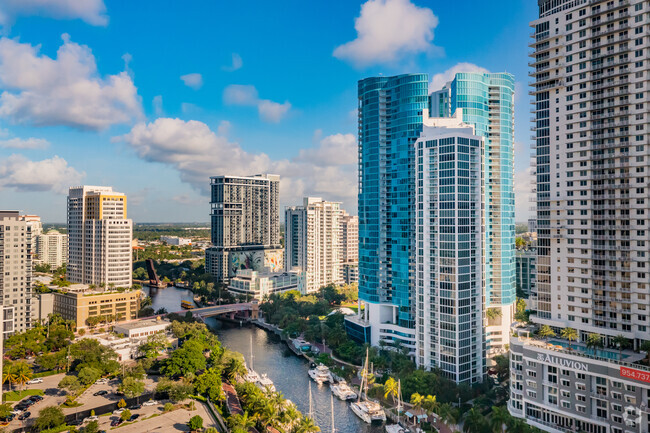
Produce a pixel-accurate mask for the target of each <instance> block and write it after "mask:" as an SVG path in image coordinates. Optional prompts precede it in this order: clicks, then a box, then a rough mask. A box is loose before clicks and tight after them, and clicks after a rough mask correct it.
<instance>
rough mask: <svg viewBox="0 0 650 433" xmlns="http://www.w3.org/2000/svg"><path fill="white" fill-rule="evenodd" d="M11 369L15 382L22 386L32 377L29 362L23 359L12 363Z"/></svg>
mask: <svg viewBox="0 0 650 433" xmlns="http://www.w3.org/2000/svg"><path fill="white" fill-rule="evenodd" d="M12 369H13V371H14V374H15V375H16V383H18V384H20V385H22V386H23V387H24V386H25V384H26V383H27V382H29V381H30V380H31V379H32V376H33V375H34V373H33V372H32V369H31V367H30V366H29V364H27V363H26V362H24V361H19V362H16V363H14V364H13V366H12Z"/></svg>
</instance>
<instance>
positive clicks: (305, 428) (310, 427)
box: [291, 417, 320, 433]
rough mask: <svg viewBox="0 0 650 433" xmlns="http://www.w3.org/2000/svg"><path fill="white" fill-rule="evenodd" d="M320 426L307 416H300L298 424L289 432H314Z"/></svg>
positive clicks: (317, 430) (318, 429)
mask: <svg viewBox="0 0 650 433" xmlns="http://www.w3.org/2000/svg"><path fill="white" fill-rule="evenodd" d="M319 431H320V428H319V427H318V426H317V425H316V424H315V423H314V420H313V419H311V418H309V417H304V418H301V419H300V421H299V422H298V424H297V425H296V426H295V427H294V428H293V430H291V433H316V432H319Z"/></svg>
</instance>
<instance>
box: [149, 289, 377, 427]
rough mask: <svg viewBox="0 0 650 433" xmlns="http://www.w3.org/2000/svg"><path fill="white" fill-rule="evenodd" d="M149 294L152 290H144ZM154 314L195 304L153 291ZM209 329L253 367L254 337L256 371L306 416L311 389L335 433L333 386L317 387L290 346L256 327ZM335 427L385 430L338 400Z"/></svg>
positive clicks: (175, 293) (179, 293)
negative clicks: (265, 377)
mask: <svg viewBox="0 0 650 433" xmlns="http://www.w3.org/2000/svg"><path fill="white" fill-rule="evenodd" d="M143 290H144V291H145V293H147V294H149V288H148V287H145V288H143ZM150 296H151V298H152V306H153V308H154V310H157V309H158V308H161V307H164V308H166V309H167V310H168V311H178V310H179V307H180V302H181V300H188V301H191V300H192V292H191V291H189V290H184V289H178V288H176V287H167V288H164V289H153V290H152V292H151V295H150ZM206 322H207V325H208V326H209V327H210V328H211V329H212V330H213V331H214V332H215V333H216V334H217V335H218V336H219V340H221V342H222V343H223V344H224V345H225V346H226V347H227V348H229V349H230V350H233V351H236V352H240V353H242V354H243V355H244V357H245V358H246V363H247V364H248V365H251V337H252V341H253V345H252V346H253V350H252V356H253V362H252V364H253V368H254V369H255V370H256V371H257V372H258V373H259V374H262V373H266V374H267V375H268V376H269V378H270V379H271V380H272V381H273V383H274V384H275V387H276V389H277V390H278V391H280V392H281V393H282V394H283V395H284V397H285V398H288V399H289V400H291V401H292V402H294V403H295V404H296V406H297V407H298V410H300V412H302V413H303V414H307V413H308V412H309V386H310V385H311V391H312V406H313V411H314V418H315V421H316V424H317V425H318V426H319V427H320V428H321V431H322V432H323V433H329V432H331V431H332V421H331V420H332V412H331V410H330V408H331V406H330V396H331V395H332V393H331V391H330V388H329V385H327V384H326V385H320V386H319V385H317V384H316V383H315V382H314V381H312V380H311V379H310V378H309V376H308V375H307V370H308V369H309V364H308V363H307V361H306V360H305V359H304V358H299V357H297V356H295V355H294V354H293V353H292V352H291V351H290V350H289V349H288V348H287V346H286V343H284V342H282V341H280V339H279V338H278V337H277V336H276V335H274V334H271V333H269V332H267V331H264V330H262V329H259V328H257V327H254V326H247V325H245V326H243V327H240V326H239V325H234V324H230V323H224V322H220V321H218V320H216V319H214V318H210V319H207V321H206ZM334 427H335V428H336V432H337V433H380V432H383V431H384V427H383V426H379V425H372V426H370V425H368V424H366V423H364V422H363V421H361V420H360V419H359V418H358V417H357V416H356V415H355V414H354V413H353V412H352V410H351V409H350V407H349V403H346V402H343V401H340V400H339V399H337V398H336V397H334Z"/></svg>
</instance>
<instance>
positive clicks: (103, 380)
mask: <svg viewBox="0 0 650 433" xmlns="http://www.w3.org/2000/svg"><path fill="white" fill-rule="evenodd" d="M95 383H96V384H97V385H105V384H107V383H108V379H106V378H104V379H99V380H98V381H97V382H95Z"/></svg>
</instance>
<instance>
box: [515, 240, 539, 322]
mask: <svg viewBox="0 0 650 433" xmlns="http://www.w3.org/2000/svg"><path fill="white" fill-rule="evenodd" d="M536 262H537V250H536V249H534V248H523V249H518V250H517V251H516V266H515V281H516V282H515V287H516V288H517V291H520V292H521V294H523V295H524V296H523V297H524V298H527V299H529V300H532V299H531V294H533V293H537V290H536V288H535V283H536V281H537V271H536V267H535V263H536ZM531 309H533V310H534V308H532V307H531Z"/></svg>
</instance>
